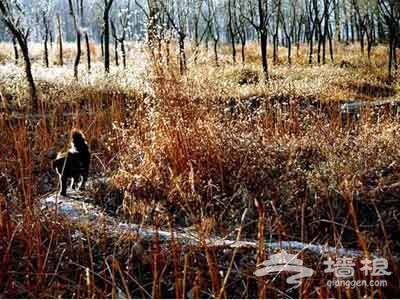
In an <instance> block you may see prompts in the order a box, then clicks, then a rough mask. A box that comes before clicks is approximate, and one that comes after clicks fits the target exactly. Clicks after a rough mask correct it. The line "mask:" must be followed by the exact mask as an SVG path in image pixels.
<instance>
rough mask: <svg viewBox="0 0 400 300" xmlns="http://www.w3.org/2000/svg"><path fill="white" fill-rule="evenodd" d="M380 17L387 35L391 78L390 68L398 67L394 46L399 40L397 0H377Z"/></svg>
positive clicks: (399, 26) (390, 76) (399, 4)
mask: <svg viewBox="0 0 400 300" xmlns="http://www.w3.org/2000/svg"><path fill="white" fill-rule="evenodd" d="M378 3H379V8H380V12H381V15H382V18H383V20H384V22H385V24H386V27H387V31H388V36H389V63H388V75H389V78H392V69H393V67H394V69H395V70H397V69H398V65H397V54H396V48H397V46H398V43H399V42H400V33H399V32H400V3H399V2H398V1H397V0H378Z"/></svg>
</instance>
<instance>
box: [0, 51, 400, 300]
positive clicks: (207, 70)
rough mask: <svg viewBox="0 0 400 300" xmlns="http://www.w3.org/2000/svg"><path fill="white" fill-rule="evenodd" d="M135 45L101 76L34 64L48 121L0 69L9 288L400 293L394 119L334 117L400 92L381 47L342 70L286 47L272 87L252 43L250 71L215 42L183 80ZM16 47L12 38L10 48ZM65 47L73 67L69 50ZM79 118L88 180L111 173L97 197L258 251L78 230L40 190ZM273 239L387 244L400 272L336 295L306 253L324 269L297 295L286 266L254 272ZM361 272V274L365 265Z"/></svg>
mask: <svg viewBox="0 0 400 300" xmlns="http://www.w3.org/2000/svg"><path fill="white" fill-rule="evenodd" d="M137 47H138V46H137V45H130V49H131V50H130V56H129V67H128V69H127V70H125V71H123V70H122V68H114V69H113V70H112V73H111V74H110V75H109V76H108V77H105V76H103V75H102V67H101V64H100V63H99V62H95V65H94V69H93V71H92V73H91V74H88V73H87V72H86V71H85V67H84V66H83V65H82V67H81V72H80V77H81V80H80V81H79V82H75V81H74V80H73V76H72V70H71V69H72V67H71V66H70V65H67V66H65V67H63V68H61V67H55V66H53V67H52V70H54V71H55V72H54V74H55V75H52V76H53V78H50V77H49V76H47V70H45V69H44V68H42V67H41V66H40V61H39V59H37V60H36V61H37V62H36V63H35V66H34V74H35V77H36V79H37V81H38V82H39V86H40V91H41V100H42V114H41V115H40V116H38V118H37V119H34V118H29V117H27V116H26V115H24V114H23V113H24V111H25V109H26V103H27V96H26V94H25V92H24V91H25V88H24V83H23V82H22V80H21V78H22V75H21V70H20V69H18V68H14V70H12V69H11V68H10V65H9V64H8V65H5V66H3V67H2V68H3V69H2V72H1V75H0V82H1V83H2V85H1V88H0V92H1V95H2V103H3V107H2V115H1V119H0V128H1V131H0V141H1V144H0V145H1V146H0V151H1V153H2V154H3V156H2V157H3V158H2V161H1V162H0V164H1V173H0V207H1V215H0V259H2V262H3V265H2V270H1V271H0V295H4V296H7V297H58V296H62V297H78V298H82V297H88V298H89V297H117V296H124V297H128V296H130V297H150V296H152V297H176V298H180V297H193V298H198V297H217V296H220V297H243V298H255V297H259V296H261V297H289V296H292V297H303V298H308V297H312V298H316V297H321V298H326V297H345V298H351V297H390V296H394V295H396V293H398V291H399V290H398V280H399V274H400V273H399V269H398V262H397V258H396V257H398V255H399V253H400V245H399V242H398V238H397V236H398V234H399V228H398V218H399V200H398V196H397V195H398V194H399V192H400V191H399V187H398V185H397V183H399V182H400V163H399V162H400V150H399V147H398V139H399V136H400V127H399V125H398V124H399V116H398V114H393V113H392V111H383V112H381V114H380V115H379V116H377V115H376V114H375V113H374V112H372V111H365V112H363V113H362V115H361V116H359V118H358V119H357V120H350V119H344V118H343V117H342V116H341V115H340V114H339V112H338V102H339V101H341V100H344V99H352V98H354V99H360V100H371V99H376V98H384V97H397V95H398V90H399V84H398V82H396V81H395V82H386V80H385V78H384V76H383V75H382V74H384V69H385V65H384V61H385V59H386V58H385V55H384V53H385V51H386V50H385V49H384V48H383V47H378V48H377V49H376V50H375V51H374V53H373V59H372V62H368V61H367V60H366V59H364V58H360V57H359V55H358V54H357V51H358V49H357V48H355V47H356V46H348V47H346V48H343V49H339V50H338V57H337V58H336V61H337V63H336V64H327V65H325V66H308V65H307V64H306V59H307V58H306V49H304V48H303V47H301V48H300V50H299V52H298V55H297V57H295V60H294V64H293V65H292V66H287V65H286V64H284V62H285V49H281V50H280V61H281V63H280V64H279V65H277V66H272V71H271V81H270V82H269V83H265V82H264V81H263V79H262V76H261V74H260V71H259V69H260V67H259V58H258V55H257V53H258V51H257V48H256V45H249V47H248V49H247V52H246V53H247V55H248V63H247V64H246V66H245V67H243V66H241V65H232V64H231V63H230V59H231V58H230V54H229V48H228V47H227V46H223V49H222V50H221V54H220V58H221V62H220V63H219V66H218V67H217V66H214V65H213V64H212V60H213V56H212V53H211V51H210V54H206V53H203V52H201V53H200V55H199V59H198V61H197V63H195V62H194V61H192V59H191V55H190V54H189V57H190V59H189V70H188V72H187V74H186V75H185V76H180V75H178V68H177V62H176V61H175V59H174V58H171V59H172V62H171V65H170V66H169V67H168V66H165V65H160V64H153V63H145V59H144V58H145V57H146V56H145V55H144V54H138V48H137ZM10 49H11V48H7V47H4V46H2V47H1V51H0V56H1V55H4V54H1V53H6V52H7V51H9V50H10ZM67 52H68V54H66V57H67V59H68V61H69V60H71V59H72V57H73V54H72V53H73V50H72V46H71V50H68V51H67ZM38 53H40V51H39V52H38ZM294 55H296V51H294ZM33 56H35V57H39V54H36V53H33ZM138 58H139V59H140V63H139V62H138V60H139V59H138ZM9 59H11V58H9ZM9 59H8V60H7V61H9ZM98 59H99V57H97V60H98ZM341 61H346V62H348V64H347V63H346V64H341V63H340V62H341ZM207 62H208V64H207ZM7 63H9V62H7ZM321 103H328V104H323V105H322V104H321ZM16 112H21V113H22V115H16ZM73 127H78V128H82V129H83V130H84V131H85V133H86V135H87V136H88V137H89V142H90V144H91V146H92V151H93V153H94V160H93V167H92V175H93V176H94V177H104V176H107V177H109V178H110V180H109V184H108V185H107V186H103V185H100V186H98V187H96V186H94V187H93V188H92V190H91V191H89V195H91V196H92V197H93V198H94V199H98V201H99V202H100V203H102V202H104V201H105V200H104V198H105V197H106V195H110V192H115V194H116V195H117V196H118V197H121V198H122V200H123V209H121V210H119V218H122V220H125V221H126V220H128V221H132V222H136V223H140V224H143V225H148V226H153V227H155V228H162V229H165V230H170V231H171V232H173V231H175V230H177V228H183V227H184V228H192V230H194V231H195V232H196V233H197V234H198V235H199V236H200V237H202V239H206V238H207V237H209V236H213V235H218V236H226V237H229V238H231V239H236V236H237V234H238V228H240V235H241V239H260V240H261V242H260V246H259V247H258V249H240V250H238V251H232V250H229V249H219V248H210V247H207V246H206V245H205V243H204V242H200V243H199V245H197V246H191V247H188V246H186V245H184V244H180V243H179V242H178V241H177V240H172V241H170V242H166V243H165V242H163V243H162V242H160V241H159V240H158V239H157V238H154V239H153V240H150V241H149V240H143V239H142V238H141V237H140V236H137V235H129V236H116V235H113V234H112V233H111V234H110V233H107V232H105V231H104V227H103V226H102V224H95V226H83V225H79V224H71V223H70V222H69V221H68V220H65V219H62V218H54V216H52V215H46V214H44V213H43V212H41V211H40V209H39V208H40V205H38V199H39V198H40V197H41V196H42V195H43V194H45V193H46V192H48V190H54V189H55V186H56V183H55V179H54V174H52V173H51V171H50V167H49V166H50V160H49V158H48V155H47V154H48V153H49V151H51V150H52V149H54V148H56V149H57V150H61V148H62V147H64V146H65V144H66V140H67V138H68V136H67V133H68V132H69V130H70V129H71V128H73ZM104 191H107V193H104ZM155 206H156V207H157V211H156V212H154V209H153V208H154V207H155ZM244 211H246V214H243V212H244ZM243 215H244V219H243V220H242V216H243ZM264 240H268V241H269V240H274V241H286V240H298V241H302V242H305V243H308V242H318V243H321V244H328V245H330V246H337V247H349V248H356V249H360V250H361V251H363V252H364V253H378V254H379V255H380V256H383V257H385V258H387V259H388V260H389V266H390V268H389V270H390V271H392V272H393V274H392V275H391V276H389V277H387V278H385V279H387V280H388V283H389V287H387V288H371V287H369V288H360V287H359V288H356V289H352V290H349V289H346V288H344V287H343V288H336V289H329V288H328V287H327V286H326V280H327V279H328V278H329V277H328V276H327V275H326V274H324V273H323V270H322V268H323V265H322V264H321V261H319V260H320V258H319V257H317V256H315V255H312V254H311V253H309V252H308V251H303V252H302V253H300V254H299V255H300V256H301V258H302V259H304V260H305V263H307V265H310V266H313V268H314V269H315V270H316V272H315V275H314V276H313V277H312V278H309V279H307V280H304V283H303V285H302V287H301V289H299V290H292V291H290V292H287V291H285V290H286V289H287V288H288V287H287V286H285V283H284V280H285V278H286V277H285V276H286V275H285V274H281V275H280V276H277V277H276V278H275V279H274V280H267V281H265V280H264V279H257V278H255V277H254V275H253V274H252V273H253V272H254V271H255V268H256V263H257V262H261V261H263V260H264V259H266V258H267V257H268V256H269V255H270V254H272V252H271V251H270V250H269V249H264V247H263V244H262V242H263V241H264ZM233 258H234V259H233ZM232 260H233V261H234V264H233V265H231V266H230V262H231V261H232ZM232 266H234V267H233V269H231V267H232ZM228 270H229V271H228ZM227 274H229V278H227V280H226V281H225V276H226V275H227ZM355 279H365V276H364V275H363V274H361V272H357V273H356V274H355Z"/></svg>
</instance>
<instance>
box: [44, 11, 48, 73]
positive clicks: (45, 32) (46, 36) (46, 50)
mask: <svg viewBox="0 0 400 300" xmlns="http://www.w3.org/2000/svg"><path fill="white" fill-rule="evenodd" d="M43 25H44V41H43V44H44V45H43V46H44V64H45V66H46V68H48V67H49V48H48V45H47V43H48V41H49V25H48V23H47V20H46V16H45V15H43Z"/></svg>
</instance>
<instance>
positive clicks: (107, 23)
mask: <svg viewBox="0 0 400 300" xmlns="http://www.w3.org/2000/svg"><path fill="white" fill-rule="evenodd" d="M112 3H113V0H104V6H105V7H104V14H103V23H104V70H105V72H106V73H109V72H110V20H109V15H110V9H111V5H112Z"/></svg>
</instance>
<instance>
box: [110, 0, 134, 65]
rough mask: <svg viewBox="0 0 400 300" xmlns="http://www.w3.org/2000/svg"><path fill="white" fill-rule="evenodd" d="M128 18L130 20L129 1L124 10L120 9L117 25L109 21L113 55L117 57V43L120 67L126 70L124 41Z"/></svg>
mask: <svg viewBox="0 0 400 300" xmlns="http://www.w3.org/2000/svg"><path fill="white" fill-rule="evenodd" d="M130 18H131V1H128V2H127V5H126V7H124V8H122V7H121V8H120V10H119V15H118V19H119V22H118V23H117V25H115V23H114V22H113V21H111V31H112V35H113V37H114V41H115V53H116V56H117V52H118V49H117V48H118V43H119V44H120V45H121V54H122V65H123V66H124V68H126V49H125V40H126V36H127V32H128V29H129V22H130ZM118 27H119V28H118ZM118 31H119V33H118ZM117 65H118V64H117Z"/></svg>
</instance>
